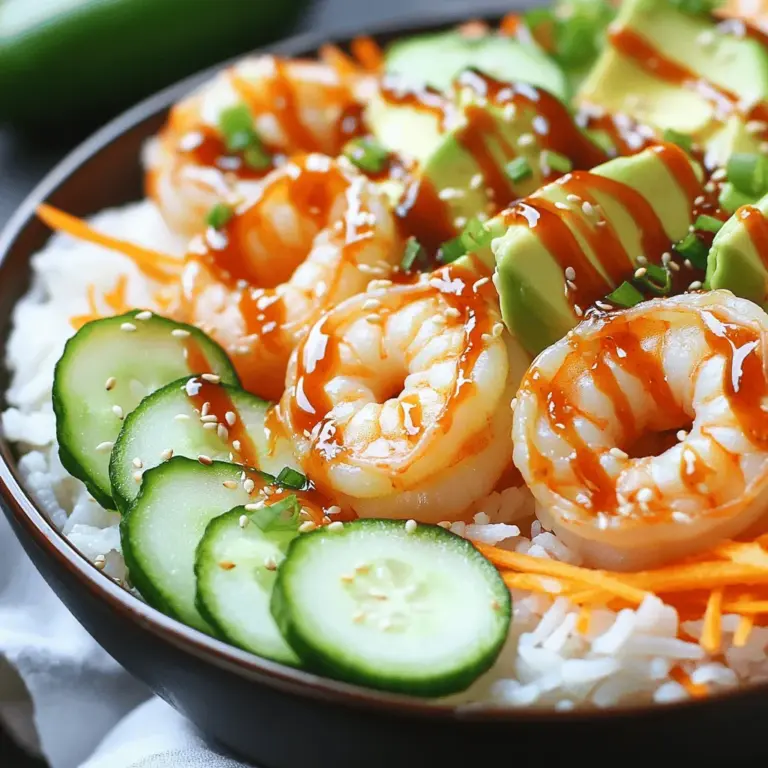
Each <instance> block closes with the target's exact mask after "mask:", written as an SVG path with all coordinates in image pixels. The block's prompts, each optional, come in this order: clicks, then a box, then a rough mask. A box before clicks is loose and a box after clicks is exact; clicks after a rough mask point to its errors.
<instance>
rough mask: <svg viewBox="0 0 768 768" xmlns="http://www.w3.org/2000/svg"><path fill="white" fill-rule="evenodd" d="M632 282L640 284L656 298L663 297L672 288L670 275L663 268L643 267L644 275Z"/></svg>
mask: <svg viewBox="0 0 768 768" xmlns="http://www.w3.org/2000/svg"><path fill="white" fill-rule="evenodd" d="M634 282H635V283H640V284H641V285H643V286H644V287H645V288H647V289H648V290H649V291H651V293H655V294H656V295H657V296H665V295H666V294H668V293H669V291H670V290H671V288H672V275H671V274H670V272H669V270H668V269H664V267H660V266H658V265H657V264H648V265H646V267H645V274H644V275H643V276H642V277H636V278H635V279H634Z"/></svg>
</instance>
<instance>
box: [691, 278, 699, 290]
mask: <svg viewBox="0 0 768 768" xmlns="http://www.w3.org/2000/svg"><path fill="white" fill-rule="evenodd" d="M700 289H701V280H694V281H693V282H692V283H691V284H690V285H689V286H688V290H689V291H698V290H700Z"/></svg>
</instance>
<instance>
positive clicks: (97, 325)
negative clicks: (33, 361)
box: [53, 311, 239, 508]
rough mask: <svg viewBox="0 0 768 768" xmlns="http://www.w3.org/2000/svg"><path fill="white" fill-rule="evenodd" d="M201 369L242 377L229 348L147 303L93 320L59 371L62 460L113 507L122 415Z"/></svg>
mask: <svg viewBox="0 0 768 768" xmlns="http://www.w3.org/2000/svg"><path fill="white" fill-rule="evenodd" d="M142 318H144V319H142ZM202 373H211V374H215V375H218V376H220V377H221V380H222V381H224V382H226V383H227V384H234V385H237V384H239V381H238V378H237V374H236V373H235V369H234V368H233V367H232V364H231V363H230V361H229V358H228V357H227V355H226V353H225V352H224V350H223V349H222V348H221V347H220V346H219V345H218V344H217V343H216V342H215V341H213V340H212V339H210V338H209V337H208V336H206V335H205V334H204V333H203V332H202V331H200V330H198V329H197V328H194V327H192V326H190V325H184V324H181V323H176V322H174V321H173V320H168V319H167V318H164V317H158V316H157V315H151V314H150V313H149V312H141V311H132V312H128V313H127V314H125V315H118V316H116V317H109V318H105V319H103V320H94V321H93V322H91V323H87V324H86V325H84V326H83V327H82V328H81V329H80V330H79V331H78V332H77V333H76V334H75V335H74V336H73V337H72V338H71V339H70V340H69V341H68V342H67V345H66V347H65V348H64V353H63V354H62V356H61V359H60V360H59V362H58V363H57V365H56V371H55V374H54V380H53V409H54V411H55V413H56V436H57V438H58V442H59V453H60V456H61V463H62V464H63V465H64V467H65V468H66V469H67V471H68V472H69V473H70V474H72V475H74V476H75V477H78V478H80V479H81V480H83V481H84V482H85V484H86V485H87V487H88V490H89V491H90V492H91V494H93V496H94V498H95V499H96V500H97V501H98V502H99V503H100V504H102V505H103V506H105V507H108V508H114V506H115V504H114V502H113V500H112V490H111V488H110V482H109V457H110V452H111V449H112V445H113V443H114V442H115V440H116V439H117V436H118V434H119V432H120V428H121V427H122V425H123V418H124V417H125V416H126V415H127V414H129V413H130V412H131V411H132V410H133V409H134V408H135V407H136V406H137V405H138V404H139V402H141V400H142V398H144V397H145V396H146V395H148V394H150V393H151V392H154V391H155V390H156V389H158V388H159V387H162V386H164V385H165V384H168V382H171V381H175V380H176V379H179V378H181V377H182V376H189V375H190V374H202Z"/></svg>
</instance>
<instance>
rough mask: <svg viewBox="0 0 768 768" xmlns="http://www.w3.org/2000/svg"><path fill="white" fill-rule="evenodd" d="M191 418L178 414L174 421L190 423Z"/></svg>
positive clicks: (184, 414)
mask: <svg viewBox="0 0 768 768" xmlns="http://www.w3.org/2000/svg"><path fill="white" fill-rule="evenodd" d="M189 419H190V417H189V415H188V414H186V413H177V414H176V415H175V416H174V417H173V420H174V421H189Z"/></svg>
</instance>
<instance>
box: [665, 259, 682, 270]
mask: <svg viewBox="0 0 768 768" xmlns="http://www.w3.org/2000/svg"><path fill="white" fill-rule="evenodd" d="M666 266H668V267H669V268H670V269H671V270H672V271H673V272H679V271H680V265H679V264H678V263H677V262H676V261H670V262H669V264H667V265H666Z"/></svg>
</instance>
